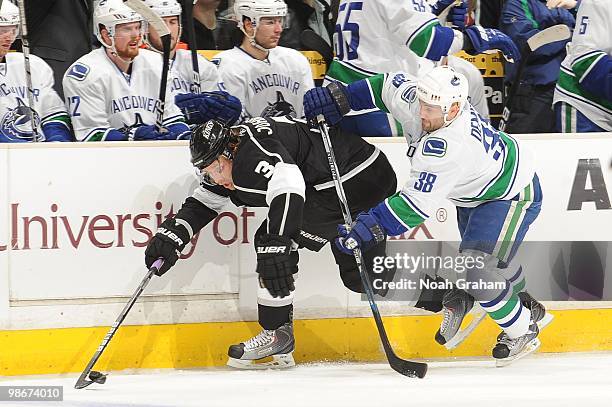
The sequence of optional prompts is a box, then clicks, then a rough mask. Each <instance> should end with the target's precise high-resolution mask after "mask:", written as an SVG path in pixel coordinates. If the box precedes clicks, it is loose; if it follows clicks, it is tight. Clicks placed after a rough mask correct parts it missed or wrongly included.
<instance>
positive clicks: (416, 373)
mask: <svg viewBox="0 0 612 407" xmlns="http://www.w3.org/2000/svg"><path fill="white" fill-rule="evenodd" d="M317 122H318V126H319V130H320V132H321V138H322V139H323V145H324V146H325V152H326V153H327V160H328V161H329V168H330V170H331V173H332V179H333V181H334V186H335V187H336V193H337V194H338V200H339V201H340V207H341V208H342V215H343V216H344V223H345V224H346V225H347V226H350V225H352V224H353V220H352V219H351V210H350V208H349V205H348V201H347V199H346V194H345V193H344V187H343V186H342V182H341V181H340V172H339V170H338V164H337V163H336V157H335V156H334V150H333V147H332V144H331V139H330V138H329V133H328V132H327V126H326V124H325V121H324V119H323V117H322V116H319V117H318V118H317ZM353 255H354V256H355V261H356V262H357V267H358V268H359V276H360V277H361V282H362V283H363V288H364V290H365V292H366V296H367V297H368V302H369V303H370V309H371V310H372V315H373V316H374V321H375V322H376V328H377V329H378V335H379V336H380V341H381V342H382V345H383V349H384V350H385V355H386V356H387V360H388V361H389V365H390V366H391V367H392V368H393V370H395V371H396V372H398V373H400V374H403V375H404V376H408V377H419V378H423V377H425V374H426V373H427V364H426V363H420V362H412V361H410V360H405V359H402V358H400V357H399V356H397V355H396V354H395V352H393V348H392V347H391V344H390V343H389V338H388V337H387V331H386V330H385V326H384V324H383V321H382V317H381V316H380V311H379V310H378V305H376V302H375V301H374V292H373V289H372V282H371V281H370V276H368V274H367V273H366V270H365V264H364V263H363V256H362V255H361V250H360V249H359V248H358V247H357V248H355V249H354V250H353Z"/></svg>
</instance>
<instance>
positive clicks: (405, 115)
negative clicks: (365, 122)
mask: <svg viewBox="0 0 612 407" xmlns="http://www.w3.org/2000/svg"><path fill="white" fill-rule="evenodd" d="M348 91H349V93H350V95H351V107H352V108H353V109H354V110H356V111H359V110H366V109H373V108H378V109H380V110H382V111H384V112H387V113H390V114H391V115H392V116H393V118H394V119H395V120H396V121H397V122H398V123H399V124H400V125H401V127H402V133H403V134H404V137H406V139H407V140H408V143H412V141H413V140H418V139H420V138H421V135H422V134H423V130H422V127H421V120H420V117H419V102H418V100H417V94H416V81H415V80H414V78H413V77H412V76H411V75H410V74H408V73H406V72H394V73H388V74H378V75H374V76H371V77H369V78H366V79H365V80H362V81H357V82H353V83H352V84H350V85H349V87H348Z"/></svg>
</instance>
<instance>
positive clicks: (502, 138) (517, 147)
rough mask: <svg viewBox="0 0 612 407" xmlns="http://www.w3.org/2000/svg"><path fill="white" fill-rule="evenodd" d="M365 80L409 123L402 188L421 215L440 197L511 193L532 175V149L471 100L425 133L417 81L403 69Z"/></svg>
mask: <svg viewBox="0 0 612 407" xmlns="http://www.w3.org/2000/svg"><path fill="white" fill-rule="evenodd" d="M383 78H384V79H383ZM368 82H370V89H371V91H372V94H373V100H376V99H378V102H377V105H378V104H380V103H381V102H382V105H381V107H382V108H383V109H382V110H387V111H388V112H389V113H391V114H392V115H393V116H394V117H395V118H396V119H397V120H399V121H400V122H401V123H402V126H404V128H405V129H406V128H408V127H410V126H411V127H412V129H413V135H414V137H412V138H408V142H409V143H410V147H409V151H408V156H409V157H410V160H411V163H412V166H411V170H410V179H409V180H408V182H407V183H406V185H405V187H404V189H403V190H402V193H403V194H405V195H406V196H409V197H410V200H411V201H412V202H413V204H414V208H413V209H414V210H415V211H416V212H417V213H419V215H420V216H421V217H422V218H423V219H425V218H426V217H428V216H431V214H433V213H435V210H436V209H437V207H438V206H437V205H438V203H439V202H440V200H443V199H444V198H449V199H450V200H451V201H452V202H453V203H454V204H455V205H457V206H466V207H471V206H477V205H479V204H480V203H482V202H484V201H489V200H497V199H512V198H513V197H514V196H515V195H517V194H518V193H519V192H520V191H521V190H523V189H524V188H525V186H526V185H528V184H529V183H530V182H531V180H532V179H533V176H534V173H535V162H534V159H533V156H532V154H531V152H530V151H528V150H527V148H526V147H524V146H523V145H521V144H520V143H519V142H518V140H516V139H514V138H512V137H511V136H510V135H508V134H505V133H503V132H501V131H498V130H496V129H494V128H493V127H492V126H491V124H490V123H489V122H488V121H487V120H485V119H484V118H483V117H482V116H481V115H480V114H478V112H476V110H475V109H474V107H473V106H472V105H471V104H469V103H466V105H465V106H464V109H463V110H462V111H461V112H460V114H459V117H457V118H456V119H455V120H453V121H452V122H451V123H450V124H449V125H447V126H445V127H442V128H440V129H439V130H436V131H433V132H431V133H427V132H423V131H422V130H419V129H420V116H419V101H418V98H417V94H416V82H414V81H409V80H406V76H405V74H404V73H396V74H388V75H378V76H376V77H372V78H369V79H368ZM377 94H378V96H377Z"/></svg>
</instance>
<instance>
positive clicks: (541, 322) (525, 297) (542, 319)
mask: <svg viewBox="0 0 612 407" xmlns="http://www.w3.org/2000/svg"><path fill="white" fill-rule="evenodd" d="M518 296H519V298H520V299H521V302H522V303H523V305H524V306H525V307H527V308H529V310H530V311H531V320H532V321H533V322H535V323H537V324H538V329H539V330H540V331H541V330H542V329H544V328H545V327H546V326H547V325H548V324H550V323H551V322H552V320H553V318H554V316H553V314H551V313H549V312H546V308H545V307H544V305H543V304H542V303H541V302H539V301H537V300H536V299H535V298H533V297H532V296H531V295H530V294H529V293H528V292H526V291H523V292H520V293H519V294H518Z"/></svg>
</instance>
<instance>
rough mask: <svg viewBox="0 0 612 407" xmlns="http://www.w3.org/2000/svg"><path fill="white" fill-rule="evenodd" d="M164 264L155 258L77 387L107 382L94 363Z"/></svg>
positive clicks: (90, 361)
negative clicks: (95, 368) (96, 369)
mask: <svg viewBox="0 0 612 407" xmlns="http://www.w3.org/2000/svg"><path fill="white" fill-rule="evenodd" d="M163 264H164V260H163V258H159V259H157V260H155V262H154V263H153V265H152V266H151V268H150V269H149V271H148V273H147V275H146V276H145V277H144V278H143V279H142V281H141V282H140V285H139V286H138V288H137V289H136V291H135V292H134V294H132V297H131V298H130V300H129V301H128V302H127V304H125V307H123V310H121V313H120V314H119V316H118V317H117V319H116V320H115V322H114V323H113V325H111V327H110V329H109V330H108V332H107V333H106V335H105V336H104V339H102V343H100V346H98V349H97V350H96V352H95V353H94V355H93V356H92V357H91V359H90V360H89V363H88V364H87V366H86V367H85V369H83V372H82V373H81V375H80V376H79V378H78V379H77V382H76V383H75V385H74V388H75V389H82V388H85V387H87V386H89V385H90V384H92V383H98V384H104V383H105V382H106V375H105V374H102V373H100V372H98V371H95V370H92V369H93V367H94V365H95V364H96V362H97V361H98V359H100V356H102V352H104V350H105V349H106V347H107V346H108V344H109V343H110V341H111V339H113V336H114V335H115V332H117V329H119V327H120V326H121V324H122V323H123V320H124V319H125V317H126V316H127V314H128V312H130V310H131V309H132V307H133V306H134V303H135V302H136V300H137V299H138V297H140V294H142V292H143V291H144V289H145V287H146V286H147V284H149V281H151V278H152V277H153V275H154V274H156V273H157V271H158V270H159V268H160V267H161V266H162V265H163Z"/></svg>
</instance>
